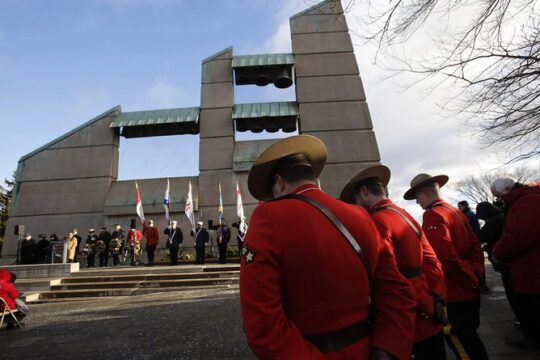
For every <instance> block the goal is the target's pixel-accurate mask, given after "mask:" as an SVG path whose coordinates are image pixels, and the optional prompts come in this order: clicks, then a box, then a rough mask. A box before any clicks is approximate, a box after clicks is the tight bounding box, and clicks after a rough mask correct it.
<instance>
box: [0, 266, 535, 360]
mask: <svg viewBox="0 0 540 360" xmlns="http://www.w3.org/2000/svg"><path fill="white" fill-rule="evenodd" d="M488 281H489V282H490V284H491V285H492V287H493V290H494V291H493V293H492V294H490V295H487V296H485V297H484V301H483V308H482V326H481V329H480V335H481V337H482V339H483V340H484V342H485V344H486V347H487V348H488V351H489V353H490V358H491V359H492V360H517V359H523V360H533V359H540V352H527V351H523V350H519V349H513V348H509V347H507V346H505V345H504V344H503V343H502V336H503V335H504V334H506V333H508V332H510V331H511V330H512V325H511V321H512V318H513V316H512V314H511V312H510V310H509V308H508V306H507V303H506V299H505V297H504V292H503V289H502V287H501V286H500V280H499V278H498V276H497V275H496V274H495V273H492V272H490V273H489V278H488ZM182 294H184V295H182ZM189 295H190V296H191V297H192V298H190V299H185V298H184V299H182V298H181V296H185V293H177V292H171V293H163V294H151V295H140V296H133V297H127V298H125V297H124V298H104V299H99V300H91V301H84V302H70V303H54V304H36V305H31V306H30V310H31V315H30V316H29V317H28V318H27V321H26V324H27V325H26V327H25V328H24V329H23V330H13V331H6V330H4V329H1V330H0V358H2V359H4V360H8V359H99V360H107V359H135V360H137V359H160V360H166V359H253V358H254V357H253V355H252V354H251V352H250V350H249V348H248V347H247V345H246V342H245V339H244V335H243V333H242V328H241V317H240V309H239V303H238V294H237V293H234V292H231V291H229V292H222V293H220V294H215V295H214V296H213V297H212V298H209V299H208V298H206V299H200V298H199V299H198V298H196V297H197V296H199V295H201V294H197V293H191V294H189ZM448 359H453V356H449V357H448ZM434 360H436V359H434Z"/></svg>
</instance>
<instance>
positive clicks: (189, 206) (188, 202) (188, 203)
mask: <svg viewBox="0 0 540 360" xmlns="http://www.w3.org/2000/svg"><path fill="white" fill-rule="evenodd" d="M184 212H185V213H186V216H187V218H188V219H189V222H190V223H191V228H192V229H193V232H195V214H194V212H193V197H192V196H191V181H190V182H189V190H188V194H187V198H186V209H185V210H184Z"/></svg>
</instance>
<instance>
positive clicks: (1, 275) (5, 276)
mask: <svg viewBox="0 0 540 360" xmlns="http://www.w3.org/2000/svg"><path fill="white" fill-rule="evenodd" d="M9 279H11V272H10V271H8V270H6V269H0V280H5V281H9Z"/></svg>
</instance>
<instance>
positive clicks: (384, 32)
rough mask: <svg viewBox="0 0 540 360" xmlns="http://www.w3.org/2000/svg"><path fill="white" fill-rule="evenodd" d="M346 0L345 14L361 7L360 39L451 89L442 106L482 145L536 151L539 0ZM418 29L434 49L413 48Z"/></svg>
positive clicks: (516, 155)
mask: <svg viewBox="0 0 540 360" xmlns="http://www.w3.org/2000/svg"><path fill="white" fill-rule="evenodd" d="M344 3H345V4H344V7H345V8H346V9H349V11H350V9H351V8H352V7H353V6H361V7H362V11H361V13H362V16H361V17H360V23H361V24H362V25H363V28H364V30H363V31H364V33H363V34H360V36H363V37H364V38H365V39H367V40H368V41H374V42H376V43H377V45H378V49H379V52H378V55H377V58H376V61H378V62H379V63H380V60H381V59H382V58H384V59H385V60H390V61H391V63H392V64H393V65H392V66H391V67H392V69H393V70H396V71H406V72H409V73H412V74H417V75H420V77H419V78H417V81H421V80H425V79H435V80H436V84H438V85H441V84H445V85H449V86H450V87H451V88H452V90H454V91H453V93H452V96H451V97H449V99H448V100H449V102H448V103H447V104H446V106H445V108H446V110H449V111H450V114H452V115H453V116H456V117H457V118H458V119H461V120H463V121H464V122H465V123H466V124H467V125H469V126H471V128H472V129H474V130H475V131H477V132H478V133H479V134H480V135H482V140H483V141H484V144H485V145H486V146H491V145H494V144H497V145H501V146H502V147H503V148H504V150H505V151H508V153H509V154H510V157H511V161H517V160H523V159H526V158H532V157H536V156H538V155H540V141H539V140H538V139H540V6H539V4H538V3H537V0H483V1H478V0H389V1H382V0H378V1H376V0H344ZM434 28H437V29H439V30H441V29H442V31H439V32H436V31H433V29H434ZM420 29H423V30H424V29H425V30H426V31H423V35H421V36H423V37H424V38H430V39H432V40H433V43H434V44H436V46H435V48H436V50H435V53H432V54H430V53H426V51H424V50H425V48H426V47H424V48H422V51H418V46H417V44H418V41H417V42H416V43H415V42H414V41H412V39H413V38H414V36H415V35H418V36H420V35H419V33H422V32H421V31H419V30H420ZM426 32H430V33H429V36H427V35H426ZM433 37H435V38H434V39H433ZM415 44H416V45H415ZM423 45H425V44H423ZM399 47H400V49H401V50H403V51H401V52H400V51H398V50H396V49H398V48H399Z"/></svg>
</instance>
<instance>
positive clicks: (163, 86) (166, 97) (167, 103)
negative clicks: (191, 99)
mask: <svg viewBox="0 0 540 360" xmlns="http://www.w3.org/2000/svg"><path fill="white" fill-rule="evenodd" d="M145 96H146V97H147V99H148V101H149V102H150V105H152V106H156V107H160V108H170V107H178V106H182V105H184V104H185V103H186V99H187V98H188V93H187V91H185V90H184V89H183V88H182V87H180V86H175V85H173V84H170V83H169V82H168V81H167V80H166V79H165V78H158V79H155V80H154V83H153V84H152V85H151V86H150V87H149V88H148V90H146V92H145Z"/></svg>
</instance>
